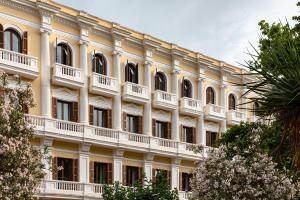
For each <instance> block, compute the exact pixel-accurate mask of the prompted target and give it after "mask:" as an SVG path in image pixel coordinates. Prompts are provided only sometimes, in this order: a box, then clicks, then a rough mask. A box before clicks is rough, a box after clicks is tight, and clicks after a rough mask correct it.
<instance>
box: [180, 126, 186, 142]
mask: <svg viewBox="0 0 300 200" xmlns="http://www.w3.org/2000/svg"><path fill="white" fill-rule="evenodd" d="M179 137H180V141H181V142H184V141H185V140H184V128H183V125H182V124H181V125H180V130H179Z"/></svg>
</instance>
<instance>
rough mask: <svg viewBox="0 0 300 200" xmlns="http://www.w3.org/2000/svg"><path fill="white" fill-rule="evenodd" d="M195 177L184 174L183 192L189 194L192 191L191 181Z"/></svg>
mask: <svg viewBox="0 0 300 200" xmlns="http://www.w3.org/2000/svg"><path fill="white" fill-rule="evenodd" d="M192 177H193V175H192V174H188V173H182V191H186V192H189V191H191V190H192V187H191V182H190V181H191V179H192Z"/></svg>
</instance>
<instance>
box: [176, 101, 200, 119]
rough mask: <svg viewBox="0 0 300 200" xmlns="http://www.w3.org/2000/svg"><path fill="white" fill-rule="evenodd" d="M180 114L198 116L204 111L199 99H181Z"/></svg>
mask: <svg viewBox="0 0 300 200" xmlns="http://www.w3.org/2000/svg"><path fill="white" fill-rule="evenodd" d="M180 112H181V113H182V114H186V115H192V116H198V115H200V114H201V113H202V112H203V110H202V105H201V101H200V100H197V99H191V98H188V97H182V98H181V99H180Z"/></svg>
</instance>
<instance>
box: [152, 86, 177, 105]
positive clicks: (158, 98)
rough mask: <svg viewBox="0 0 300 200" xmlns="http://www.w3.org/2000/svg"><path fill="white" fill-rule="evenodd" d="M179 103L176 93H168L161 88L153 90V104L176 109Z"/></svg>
mask: <svg viewBox="0 0 300 200" xmlns="http://www.w3.org/2000/svg"><path fill="white" fill-rule="evenodd" d="M177 105H178V102H177V97H176V95H175V94H172V93H168V92H165V91H161V90H155V91H154V92H153V106H154V107H157V108H162V109H166V110H174V109H176V107H177Z"/></svg>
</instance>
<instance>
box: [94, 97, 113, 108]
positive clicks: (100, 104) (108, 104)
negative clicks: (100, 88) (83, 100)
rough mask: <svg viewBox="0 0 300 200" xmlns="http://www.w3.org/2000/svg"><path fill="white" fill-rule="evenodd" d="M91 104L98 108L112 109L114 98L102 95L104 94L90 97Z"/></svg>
mask: <svg viewBox="0 0 300 200" xmlns="http://www.w3.org/2000/svg"><path fill="white" fill-rule="evenodd" d="M89 105H92V106H94V107H97V108H102V109H109V110H111V109H112V100H111V99H108V98H105V97H102V96H96V97H89Z"/></svg>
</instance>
